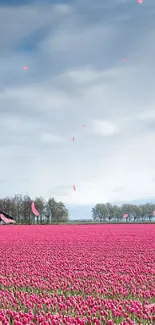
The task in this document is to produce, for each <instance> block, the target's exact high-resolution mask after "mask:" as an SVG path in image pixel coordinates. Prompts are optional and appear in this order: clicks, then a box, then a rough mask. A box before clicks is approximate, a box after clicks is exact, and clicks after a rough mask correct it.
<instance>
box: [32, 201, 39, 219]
mask: <svg viewBox="0 0 155 325" xmlns="http://www.w3.org/2000/svg"><path fill="white" fill-rule="evenodd" d="M31 209H32V212H33V213H34V214H35V215H36V216H37V217H39V216H40V213H39V212H38V210H37V209H36V207H35V205H34V202H32V204H31Z"/></svg>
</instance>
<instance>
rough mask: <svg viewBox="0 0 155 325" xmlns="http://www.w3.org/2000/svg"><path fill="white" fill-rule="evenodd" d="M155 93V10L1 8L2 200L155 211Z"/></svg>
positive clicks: (100, 5) (129, 2) (81, 210)
mask: <svg viewBox="0 0 155 325" xmlns="http://www.w3.org/2000/svg"><path fill="white" fill-rule="evenodd" d="M21 3H22V4H21ZM25 66H27V67H28V69H27V70H25V69H24V67H25ZM154 85H155V5H154V0H148V1H146V0H144V1H143V3H141V4H139V3H138V2H137V0H108V1H103V0H95V1H94V0H84V1H83V0H74V1H73V0H68V1H65V0H63V1H61V0H60V1H59V0H57V1H56V0H55V1H50V0H48V1H46V0H44V1H41V0H39V1H37V0H35V1H30V0H27V1H26V0H22V1H19V0H18V1H16V0H14V1H13V0H5V1H2V0H0V130H1V136H0V166H1V168H0V184H1V186H0V197H5V196H13V195H14V194H16V193H21V194H23V195H24V194H28V195H30V197H31V198H32V200H33V199H35V197H37V196H42V197H44V198H45V199H48V198H49V197H54V198H55V199H56V200H57V201H63V202H64V203H65V205H66V207H67V208H68V209H69V213H70V218H72V219H75V218H76V219H77V218H90V217H91V209H92V207H94V206H95V205H96V204H97V203H106V202H111V203H113V204H118V205H120V204H123V203H133V202H137V203H145V202H155V86H154ZM83 125H86V126H84V127H83ZM73 137H74V141H73ZM74 185H75V189H76V191H75V190H74V189H73V186H74Z"/></svg>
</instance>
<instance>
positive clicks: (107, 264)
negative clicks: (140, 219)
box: [0, 224, 155, 325]
mask: <svg viewBox="0 0 155 325" xmlns="http://www.w3.org/2000/svg"><path fill="white" fill-rule="evenodd" d="M0 324H4V325H9V324H14V325H22V324H25V325H26V324H29V325H32V324H42V325H48V324H53V325H59V324H66V325H76V324H79V325H87V324H96V325H101V324H108V325H114V324H121V325H128V324H129V325H136V324H141V325H144V324H145V325H146V324H155V225H153V224H152V225H136V224H135V225H133V224H129V225H123V224H122V225H121V224H120V225H62V226H61V225H58V226H49V225H48V226H16V225H15V226H11V225H9V226H1V227H0Z"/></svg>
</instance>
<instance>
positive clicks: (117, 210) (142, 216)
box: [92, 202, 155, 222]
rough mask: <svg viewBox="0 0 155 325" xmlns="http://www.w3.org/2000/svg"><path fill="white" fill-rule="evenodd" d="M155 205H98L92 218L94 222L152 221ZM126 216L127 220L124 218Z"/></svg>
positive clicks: (93, 209) (93, 210)
mask: <svg viewBox="0 0 155 325" xmlns="http://www.w3.org/2000/svg"><path fill="white" fill-rule="evenodd" d="M154 211H155V204H152V203H146V204H142V205H134V204H123V205H122V206H118V205H112V204H111V203H109V202H108V203H106V204H100V203H98V204H96V206H95V207H94V208H92V218H93V221H94V222H107V221H109V222H111V221H116V222H121V221H125V220H126V221H127V222H128V221H134V222H137V221H146V220H149V221H152V218H153V217H154V215H153V212H154ZM124 215H126V216H125V218H124Z"/></svg>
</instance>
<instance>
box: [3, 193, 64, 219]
mask: <svg viewBox="0 0 155 325" xmlns="http://www.w3.org/2000/svg"><path fill="white" fill-rule="evenodd" d="M34 202H35V206H36V208H37V210H38V211H39V213H40V216H39V217H36V216H35V215H34V214H33V212H32V210H31V203H32V200H31V198H30V197H29V196H28V195H24V196H23V195H22V194H16V195H14V197H6V198H1V199H0V210H2V211H4V212H6V213H8V214H9V215H11V216H12V217H13V218H14V220H15V221H16V223H17V224H51V223H63V222H68V220H69V212H68V210H67V208H66V207H65V205H64V203H63V202H56V201H55V199H54V198H51V197H50V198H49V199H48V201H46V200H44V199H43V198H42V197H37V198H36V199H35V201H34Z"/></svg>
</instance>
